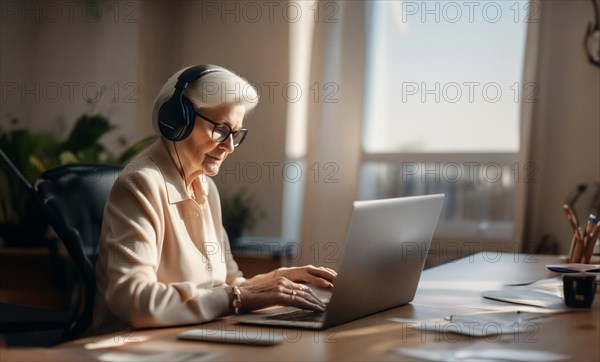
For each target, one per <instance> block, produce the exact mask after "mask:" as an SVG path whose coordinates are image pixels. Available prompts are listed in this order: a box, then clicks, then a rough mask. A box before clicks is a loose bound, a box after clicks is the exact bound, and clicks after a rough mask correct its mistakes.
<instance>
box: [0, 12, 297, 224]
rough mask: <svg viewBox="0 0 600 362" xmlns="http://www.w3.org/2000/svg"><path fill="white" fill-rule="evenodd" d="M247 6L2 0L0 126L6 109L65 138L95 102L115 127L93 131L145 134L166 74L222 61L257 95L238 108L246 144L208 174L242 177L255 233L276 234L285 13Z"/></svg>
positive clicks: (238, 180)
mask: <svg viewBox="0 0 600 362" xmlns="http://www.w3.org/2000/svg"><path fill="white" fill-rule="evenodd" d="M253 4H255V5H259V7H248V6H245V5H244V2H237V1H236V2H216V1H210V2H202V1H182V2H175V1H144V2H140V1H110V2H105V1H91V0H86V1H83V0H81V1H79V2H75V3H74V2H55V1H52V2H48V1H46V2H44V1H40V2H35V1H28V2H21V1H7V2H2V17H1V19H0V26H1V40H2V43H1V52H0V71H1V81H2V111H1V114H0V122H1V123H0V126H1V127H2V129H5V127H9V122H8V121H9V117H7V113H10V115H11V116H13V117H16V118H18V119H19V121H20V124H21V125H24V126H27V127H28V128H31V129H33V130H36V131H45V132H46V131H48V132H52V133H54V134H55V135H57V136H59V137H65V136H66V134H67V132H68V131H70V129H71V128H72V125H73V123H74V121H75V119H76V118H77V117H78V116H80V115H81V114H82V113H83V112H86V111H92V110H96V111H102V112H104V113H109V115H110V119H111V121H112V122H113V123H114V124H116V125H118V128H117V129H116V130H115V131H114V132H112V133H111V134H109V135H107V137H106V138H105V139H104V140H103V141H104V143H105V145H106V146H107V147H109V148H110V149H111V150H119V149H120V148H121V146H120V145H119V144H118V142H117V138H119V137H121V136H124V137H125V138H127V139H128V140H129V141H130V142H132V141H136V140H139V139H141V138H143V137H145V136H147V135H150V134H152V128H151V125H150V116H151V109H152V104H153V101H154V97H155V95H156V93H157V92H158V90H159V89H160V87H161V86H162V84H163V82H164V81H165V80H166V79H167V78H168V77H169V76H170V75H171V74H172V73H174V72H175V71H176V70H177V69H179V68H181V67H183V66H186V65H192V64H200V63H214V64H219V65H223V66H225V67H228V68H230V69H232V70H233V71H235V72H237V73H239V74H241V75H242V76H244V77H246V78H248V79H249V80H250V81H251V82H254V83H257V85H258V86H259V90H261V95H262V101H261V103H260V104H259V106H258V107H257V109H256V110H255V111H254V113H252V114H251V115H250V116H249V117H248V118H247V123H246V126H247V127H248V128H249V129H250V132H249V136H248V138H247V140H246V142H245V143H244V145H243V146H242V147H241V148H240V149H239V150H238V151H237V152H235V153H234V154H233V155H232V156H231V157H230V159H229V160H228V162H227V163H226V164H225V165H224V168H223V169H224V170H232V172H229V173H223V174H222V175H220V176H217V177H216V179H215V181H216V182H217V183H218V184H219V186H220V189H221V191H222V193H229V192H232V191H234V190H237V189H239V188H241V187H245V189H246V190H247V192H248V193H249V194H250V195H253V197H254V198H255V199H256V201H257V202H258V203H259V204H260V206H261V208H262V209H263V210H264V211H265V212H266V217H265V218H264V219H262V220H261V221H260V223H259V225H257V228H256V230H255V231H254V234H256V235H266V236H279V235H280V233H281V199H282V189H283V184H282V177H281V168H282V166H283V163H284V160H285V155H284V136H285V116H286V110H287V102H286V100H285V98H284V97H283V95H282V87H283V86H284V85H285V84H287V82H288V81H287V80H288V68H289V67H288V26H287V25H288V23H289V19H290V18H289V17H287V13H284V12H282V10H283V8H284V7H283V5H282V4H283V3H282V4H274V3H273V2H270V3H269V6H270V7H267V6H265V5H264V4H262V3H258V2H253ZM290 10H293V9H290ZM99 14H101V16H99ZM69 84H73V85H69ZM56 85H58V86H56ZM36 86H37V87H38V88H36ZM102 86H106V87H107V88H106V90H105V93H103V95H102V97H101V98H99V100H98V102H95V103H94V104H92V105H90V104H88V103H87V102H86V98H85V96H84V95H82V91H83V90H84V89H86V90H87V91H88V93H89V95H90V96H91V97H95V92H94V91H95V90H96V89H98V88H99V87H102ZM269 87H272V90H273V92H272V96H270V95H271V94H270V92H269V90H270V88H269ZM25 89H33V94H30V93H26V92H25V93H24V90H25ZM55 89H59V90H60V91H61V92H62V95H61V96H59V97H56V96H55V93H52V91H53V90H55ZM70 89H73V90H74V92H73V94H74V96H73V97H71V96H70V94H71V93H70ZM117 92H118V93H117ZM36 97H37V98H36ZM113 98H115V102H111V99H113ZM265 162H271V163H272V164H273V165H278V166H277V167H278V168H274V169H275V170H276V171H278V173H275V177H273V178H269V177H268V171H269V168H268V167H267V166H265V165H264V163H265ZM255 166H259V168H258V169H257V167H255ZM272 167H275V166H272ZM235 170H239V171H237V172H236V171H235ZM257 170H260V171H261V172H262V175H261V177H257V174H256V171H257ZM244 171H246V172H244ZM244 181H253V182H244Z"/></svg>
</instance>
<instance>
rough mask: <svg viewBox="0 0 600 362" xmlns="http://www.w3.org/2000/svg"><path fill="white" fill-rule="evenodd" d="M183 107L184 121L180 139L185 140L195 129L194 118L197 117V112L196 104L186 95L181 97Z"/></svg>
mask: <svg viewBox="0 0 600 362" xmlns="http://www.w3.org/2000/svg"><path fill="white" fill-rule="evenodd" d="M181 109H182V113H183V114H182V116H183V117H182V118H181V120H182V121H183V122H182V124H181V135H180V137H179V140H183V139H185V138H187V137H188V136H189V135H190V133H192V130H193V129H194V123H195V122H194V119H195V118H196V112H195V111H194V105H193V104H192V102H191V101H190V100H189V99H188V98H187V97H186V96H182V97H181Z"/></svg>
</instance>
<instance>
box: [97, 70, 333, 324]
mask: <svg viewBox="0 0 600 362" xmlns="http://www.w3.org/2000/svg"><path fill="white" fill-rule="evenodd" d="M232 90H235V91H232ZM257 101H258V95H257V92H256V90H255V89H254V88H253V87H252V86H251V85H250V84H249V83H248V82H247V81H246V80H244V79H243V78H241V77H240V76H238V75H236V74H234V73H232V72H231V71H229V70H227V69H225V68H221V67H217V66H211V65H201V66H195V67H191V68H188V69H184V70H181V71H179V72H177V73H176V74H175V75H173V76H172V77H171V78H170V79H169V80H168V81H167V82H166V83H165V85H164V86H163V87H162V89H161V90H160V92H159V94H158V96H157V98H156V100H155V103H154V112H153V116H152V124H153V127H154V129H155V130H157V131H159V132H160V134H161V137H160V139H159V140H158V141H156V142H155V143H154V144H153V145H151V146H150V147H149V148H148V149H146V150H144V151H143V152H141V153H140V154H139V155H137V156H136V157H135V158H134V159H133V160H132V161H131V162H130V163H129V164H128V165H127V166H126V167H125V169H124V171H123V172H122V173H121V175H120V176H119V178H118V179H117V181H116V182H115V185H114V186H113V188H112V191H111V193H110V196H109V199H108V202H107V205H106V209H105V213H104V223H103V225H102V232H101V237H100V246H99V257H98V263H97V267H96V279H97V293H96V304H95V310H94V325H93V327H92V328H91V330H93V331H95V332H96V333H98V332H108V331H116V330H120V329H127V328H131V327H134V328H137V327H158V326H172V325H181V324H193V323H202V322H206V321H210V320H213V319H215V318H218V317H221V316H226V315H229V314H233V313H239V312H247V311H252V310H255V309H260V308H265V307H269V306H273V305H286V306H294V307H298V308H302V309H309V310H313V311H322V310H323V304H322V302H321V301H320V300H319V299H318V298H317V297H316V296H315V294H314V293H313V291H312V290H311V289H310V288H309V287H308V286H307V285H306V284H307V283H308V284H313V285H315V286H318V287H322V288H332V286H333V284H332V283H333V281H334V279H335V276H336V274H335V272H334V271H333V270H331V269H328V268H317V267H313V266H304V267H297V268H280V269H277V270H274V271H272V272H270V273H267V274H261V275H257V276H255V277H253V278H251V279H245V278H244V277H243V275H242V273H241V272H240V270H239V269H238V266H237V264H236V262H235V260H234V259H233V257H232V255H231V252H230V247H229V239H228V237H227V233H226V232H225V230H224V228H223V226H222V222H221V207H220V201H219V192H218V190H217V188H216V186H215V184H214V182H213V181H212V180H211V179H210V177H207V176H214V175H216V174H217V173H218V172H219V167H220V166H221V163H222V162H223V161H224V160H225V159H226V158H227V156H228V155H229V154H230V153H232V152H233V151H234V150H235V149H236V148H237V147H238V146H240V145H241V144H242V142H243V141H244V139H245V138H246V135H247V133H248V130H246V129H245V128H243V123H244V117H245V116H246V115H247V114H248V113H249V112H250V111H251V110H252V109H253V108H254V107H255V106H256V103H257Z"/></svg>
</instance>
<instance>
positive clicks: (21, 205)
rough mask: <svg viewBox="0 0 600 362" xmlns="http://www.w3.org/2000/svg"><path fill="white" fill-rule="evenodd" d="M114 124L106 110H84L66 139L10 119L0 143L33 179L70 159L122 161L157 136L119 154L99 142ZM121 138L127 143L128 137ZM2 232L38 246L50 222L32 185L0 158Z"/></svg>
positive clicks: (11, 240) (16, 242)
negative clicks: (33, 192) (39, 209)
mask: <svg viewBox="0 0 600 362" xmlns="http://www.w3.org/2000/svg"><path fill="white" fill-rule="evenodd" d="M113 129H114V126H113V125H111V124H110V121H109V120H108V118H107V117H105V116H104V115H102V114H93V115H82V116H81V117H79V118H78V119H77V120H76V122H75V125H74V127H73V129H72V130H71V132H70V133H69V135H68V136H67V138H66V139H65V140H59V139H57V138H56V137H55V136H54V135H52V134H50V133H36V132H32V131H30V130H27V129H25V128H22V127H19V124H18V121H17V120H16V119H12V120H10V129H0V148H2V150H3V151H4V152H5V153H6V155H7V156H8V157H9V158H10V159H11V160H12V162H13V163H14V164H15V166H16V167H17V168H18V169H19V170H20V171H21V172H22V173H23V174H24V175H25V177H26V178H27V179H28V180H29V182H31V183H34V182H35V180H36V179H38V177H39V176H40V174H41V173H42V172H44V171H45V170H47V169H50V168H53V167H56V166H60V165H64V164H67V163H108V164H123V163H124V162H126V161H127V159H128V158H129V157H131V156H132V155H133V154H135V153H137V152H138V151H139V150H141V149H142V148H144V147H146V146H147V145H148V144H150V143H151V142H153V141H154V140H155V139H156V137H155V136H152V137H147V138H145V139H143V140H141V141H139V142H137V143H135V144H133V145H131V146H130V147H128V148H127V149H126V150H125V151H124V152H123V153H121V154H120V155H118V156H115V155H114V154H113V153H112V152H110V151H109V150H107V149H106V147H105V146H104V145H103V144H102V143H101V142H100V139H101V138H102V136H104V135H105V134H106V133H108V132H110V131H112V130H113ZM121 142H123V143H125V141H124V140H121ZM0 172H1V173H0V237H1V238H2V240H3V241H4V243H5V244H6V245H9V246H34V245H40V243H43V242H44V241H45V237H44V236H45V233H46V230H47V224H46V223H45V221H44V220H43V217H42V216H41V215H40V213H39V211H38V206H37V205H36V203H35V200H34V199H33V197H31V195H30V193H29V190H27V188H26V187H25V186H24V185H23V184H22V183H21V182H20V181H19V179H18V178H17V177H16V176H15V174H14V173H13V172H12V171H11V170H10V169H9V167H8V165H6V163H5V162H4V161H3V160H0Z"/></svg>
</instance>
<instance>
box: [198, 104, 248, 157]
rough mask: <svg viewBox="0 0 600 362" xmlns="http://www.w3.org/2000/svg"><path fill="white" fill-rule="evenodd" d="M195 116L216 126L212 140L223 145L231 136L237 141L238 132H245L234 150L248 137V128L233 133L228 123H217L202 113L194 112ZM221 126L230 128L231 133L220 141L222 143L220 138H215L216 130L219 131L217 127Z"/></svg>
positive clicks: (234, 145)
mask: <svg viewBox="0 0 600 362" xmlns="http://www.w3.org/2000/svg"><path fill="white" fill-rule="evenodd" d="M194 114H196V116H198V117H200V118H202V119H203V120H205V121H207V122H210V123H211V124H212V125H213V126H214V127H213V129H212V131H211V135H210V136H211V138H212V139H213V140H214V141H216V142H219V143H223V142H225V141H227V140H228V139H229V136H231V139H232V140H235V135H236V134H237V133H238V132H243V136H242V139H241V140H240V141H239V142H238V144H237V145H236V144H235V142H234V143H233V148H237V147H238V146H239V145H241V144H242V142H244V140H245V139H246V136H247V135H248V129H246V128H240V129H238V130H237V131H235V132H234V131H233V129H232V128H231V126H230V125H228V124H227V123H219V122H215V121H213V120H212V119H210V118H208V117H206V116H205V115H203V114H200V113H198V112H196V111H194ZM219 126H225V127H227V128H229V133H227V136H225V138H223V139H222V140H220V141H219V139H218V138H217V139H215V138H214V133H215V130H216V129H217V127H219Z"/></svg>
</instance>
